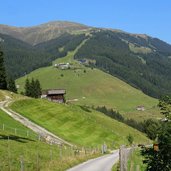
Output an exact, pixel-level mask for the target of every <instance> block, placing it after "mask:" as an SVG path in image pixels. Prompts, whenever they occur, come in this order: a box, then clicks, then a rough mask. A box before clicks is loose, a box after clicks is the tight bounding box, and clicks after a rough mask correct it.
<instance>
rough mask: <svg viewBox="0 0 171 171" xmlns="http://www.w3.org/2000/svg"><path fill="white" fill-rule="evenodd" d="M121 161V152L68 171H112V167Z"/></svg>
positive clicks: (92, 160) (90, 161) (115, 152)
mask: <svg viewBox="0 0 171 171" xmlns="http://www.w3.org/2000/svg"><path fill="white" fill-rule="evenodd" d="M118 160H119V150H116V151H114V152H113V153H112V154H108V155H105V156H102V157H99V158H96V159H91V160H88V161H87V162H84V163H82V164H80V165H77V166H75V167H73V168H71V169H69V170H67V171H111V170H112V166H113V165H114V164H115V163H116V162H117V161H118Z"/></svg>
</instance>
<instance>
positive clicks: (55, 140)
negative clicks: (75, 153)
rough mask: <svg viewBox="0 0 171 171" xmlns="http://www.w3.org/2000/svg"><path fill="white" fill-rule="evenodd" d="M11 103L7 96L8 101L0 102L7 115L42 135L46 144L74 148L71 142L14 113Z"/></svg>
mask: <svg viewBox="0 0 171 171" xmlns="http://www.w3.org/2000/svg"><path fill="white" fill-rule="evenodd" d="M9 103H11V98H10V97H8V96H6V100H5V101H2V102H0V109H1V110H3V111H4V112H5V113H6V114H8V115H9V116H11V117H12V118H13V119H15V120H16V121H18V122H20V123H21V124H23V125H24V126H26V127H27V128H30V129H31V130H33V131H34V132H35V133H37V134H38V135H40V136H41V137H42V138H44V139H45V140H46V142H48V143H51V144H67V145H69V146H73V145H72V144H70V143H69V142H67V141H65V140H63V139H61V138H59V137H58V136H56V135H55V134H53V133H51V132H49V131H48V130H46V129H45V128H43V127H41V126H39V125H37V124H35V123H33V122H32V121H30V120H29V119H27V118H25V117H24V116H22V115H20V114H19V113H16V112H14V111H12V110H11V109H9V108H8V105H9Z"/></svg>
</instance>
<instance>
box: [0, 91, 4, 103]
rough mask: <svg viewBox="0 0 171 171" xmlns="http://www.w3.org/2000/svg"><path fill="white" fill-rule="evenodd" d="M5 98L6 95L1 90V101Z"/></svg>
mask: <svg viewBox="0 0 171 171" xmlns="http://www.w3.org/2000/svg"><path fill="white" fill-rule="evenodd" d="M4 99H5V96H4V94H3V91H2V90H0V101H3V100H4Z"/></svg>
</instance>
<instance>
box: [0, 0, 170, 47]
mask: <svg viewBox="0 0 171 171" xmlns="http://www.w3.org/2000/svg"><path fill="white" fill-rule="evenodd" d="M170 9H171V0H163V1H162V0H0V24H7V25H13V26H33V25H38V24H41V23H45V22H48V21H54V20H66V21H74V22H78V23H82V24H86V25H89V26H95V27H105V28H114V29H121V30H124V31H127V32H131V33H145V34H148V35H150V36H153V37H158V38H160V39H162V40H164V41H166V42H168V43H170V44H171V34H170V33H171V10H170Z"/></svg>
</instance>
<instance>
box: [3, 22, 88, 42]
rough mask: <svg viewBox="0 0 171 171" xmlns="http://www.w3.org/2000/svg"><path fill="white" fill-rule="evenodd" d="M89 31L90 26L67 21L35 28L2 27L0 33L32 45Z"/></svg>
mask: <svg viewBox="0 0 171 171" xmlns="http://www.w3.org/2000/svg"><path fill="white" fill-rule="evenodd" d="M87 29H89V27H88V26H85V25H82V24H78V23H74V22H65V21H53V22H49V23H45V24H41V25H38V26H33V27H14V26H7V25H2V24H1V25H0V33H2V34H7V35H10V36H12V37H14V38H16V39H19V40H22V41H24V42H27V43H29V44H31V45H36V44H38V43H41V42H45V41H48V40H51V39H55V38H57V37H59V36H60V35H62V34H63V33H72V32H76V31H84V30H87Z"/></svg>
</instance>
